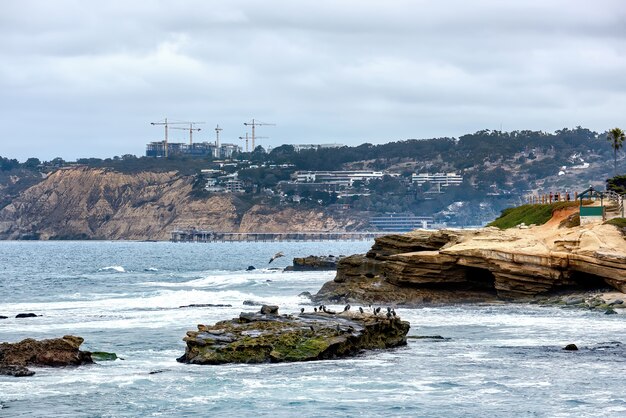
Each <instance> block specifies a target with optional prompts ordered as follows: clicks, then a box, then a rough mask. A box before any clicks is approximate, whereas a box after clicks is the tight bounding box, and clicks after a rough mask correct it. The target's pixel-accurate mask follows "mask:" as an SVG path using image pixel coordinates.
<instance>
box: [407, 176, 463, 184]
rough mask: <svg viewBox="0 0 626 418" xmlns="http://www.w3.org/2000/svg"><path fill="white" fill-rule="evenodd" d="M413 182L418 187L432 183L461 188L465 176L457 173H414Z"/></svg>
mask: <svg viewBox="0 0 626 418" xmlns="http://www.w3.org/2000/svg"><path fill="white" fill-rule="evenodd" d="M411 181H412V182H413V183H417V185H418V186H421V185H423V184H424V183H431V184H435V185H439V186H442V187H445V186H459V185H461V184H462V183H463V176H461V175H460V174H456V173H435V174H429V173H419V174H416V173H413V175H412V176H411Z"/></svg>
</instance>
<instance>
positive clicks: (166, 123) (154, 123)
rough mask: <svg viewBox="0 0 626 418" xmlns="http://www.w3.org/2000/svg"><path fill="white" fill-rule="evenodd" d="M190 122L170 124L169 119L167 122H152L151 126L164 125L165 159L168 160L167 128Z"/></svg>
mask: <svg viewBox="0 0 626 418" xmlns="http://www.w3.org/2000/svg"><path fill="white" fill-rule="evenodd" d="M187 123H189V122H170V121H168V120H167V118H165V120H164V121H163V122H150V125H153V126H154V125H163V126H165V141H163V143H164V145H165V147H164V148H165V149H164V151H165V158H167V128H168V127H169V125H184V124H187Z"/></svg>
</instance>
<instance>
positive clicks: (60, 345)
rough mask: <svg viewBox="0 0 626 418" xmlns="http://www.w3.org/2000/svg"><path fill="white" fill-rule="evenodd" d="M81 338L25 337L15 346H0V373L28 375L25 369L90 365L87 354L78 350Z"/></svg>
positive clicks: (71, 336) (10, 344)
mask: <svg viewBox="0 0 626 418" xmlns="http://www.w3.org/2000/svg"><path fill="white" fill-rule="evenodd" d="M83 341H84V340H83V339H82V338H81V337H76V336H73V335H66V336H64V337H63V338H54V339H49V340H40V341H37V340H34V339H32V338H27V339H25V340H22V341H20V342H18V343H0V374H8V375H12V376H30V375H32V374H34V373H33V372H32V371H29V370H28V369H27V366H39V367H42V366H48V367H63V366H79V365H82V364H89V363H93V360H92V359H91V354H90V353H89V352H87V351H80V350H79V347H80V345H81V344H82V343H83Z"/></svg>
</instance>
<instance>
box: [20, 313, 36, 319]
mask: <svg viewBox="0 0 626 418" xmlns="http://www.w3.org/2000/svg"><path fill="white" fill-rule="evenodd" d="M38 316H39V315H37V314H34V313H32V312H29V313H18V314H17V315H15V317H16V318H36V317H38Z"/></svg>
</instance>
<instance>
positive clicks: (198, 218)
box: [0, 168, 355, 240]
mask: <svg viewBox="0 0 626 418" xmlns="http://www.w3.org/2000/svg"><path fill="white" fill-rule="evenodd" d="M191 191H192V178H191V177H189V176H181V175H178V174H177V173H175V172H169V173H155V172H142V173H139V174H132V175H131V174H122V173H119V172H115V171H112V170H107V169H89V168H72V169H68V170H59V171H56V172H54V173H52V174H51V175H50V176H48V178H47V179H45V180H44V181H42V182H40V183H38V184H36V185H34V186H33V187H30V188H28V189H27V190H25V191H23V192H22V193H21V194H20V196H19V197H18V198H16V199H14V200H13V201H12V202H11V203H10V204H9V205H7V206H6V207H4V208H3V209H2V210H0V238H2V239H20V238H24V237H28V238H39V239H50V238H84V239H154V240H165V239H168V238H169V232H170V231H171V230H173V229H176V228H188V227H196V228H202V229H209V230H214V231H253V230H255V231H262V232H278V231H306V230H309V231H310V230H330V229H335V228H342V227H346V226H354V225H355V223H354V221H352V220H350V219H347V218H335V217H333V216H331V215H329V214H328V213H326V212H324V211H322V210H319V211H317V210H298V209H296V208H288V207H285V208H274V207H269V206H267V205H255V206H253V207H252V208H250V209H246V208H245V207H243V208H242V205H238V204H237V203H238V202H237V199H238V198H237V197H236V196H233V195H228V194H220V195H213V196H211V197H208V198H204V199H195V198H193V197H192V196H191V195H190V193H191Z"/></svg>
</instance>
